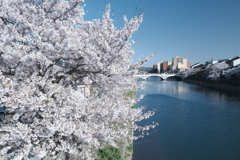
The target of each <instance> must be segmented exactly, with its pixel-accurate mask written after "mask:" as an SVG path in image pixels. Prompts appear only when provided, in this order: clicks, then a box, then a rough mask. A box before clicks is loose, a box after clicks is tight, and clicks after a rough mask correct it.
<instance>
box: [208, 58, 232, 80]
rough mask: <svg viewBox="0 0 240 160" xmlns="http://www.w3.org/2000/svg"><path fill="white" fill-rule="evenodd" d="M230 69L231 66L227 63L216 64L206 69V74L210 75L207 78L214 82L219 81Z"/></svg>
mask: <svg viewBox="0 0 240 160" xmlns="http://www.w3.org/2000/svg"><path fill="white" fill-rule="evenodd" d="M228 68H229V65H228V64H227V63H226V62H225V61H223V62H220V63H215V64H213V65H211V66H209V67H208V68H207V69H206V72H207V73H208V77H207V78H209V79H211V80H213V81H216V80H219V79H220V77H221V76H224V74H225V71H226V69H228Z"/></svg>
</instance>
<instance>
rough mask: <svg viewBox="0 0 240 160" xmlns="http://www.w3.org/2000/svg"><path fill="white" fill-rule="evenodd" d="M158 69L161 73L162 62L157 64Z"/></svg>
mask: <svg viewBox="0 0 240 160" xmlns="http://www.w3.org/2000/svg"><path fill="white" fill-rule="evenodd" d="M157 69H158V71H159V72H161V63H160V62H158V63H157Z"/></svg>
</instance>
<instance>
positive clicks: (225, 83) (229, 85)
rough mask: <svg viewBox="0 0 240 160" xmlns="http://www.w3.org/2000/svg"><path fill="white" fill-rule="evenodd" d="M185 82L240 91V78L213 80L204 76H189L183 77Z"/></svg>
mask: <svg viewBox="0 0 240 160" xmlns="http://www.w3.org/2000/svg"><path fill="white" fill-rule="evenodd" d="M183 82H185V83H191V84H197V85H200V86H205V87H210V88H215V89H221V90H227V91H233V92H237V93H240V80H236V79H222V80H219V81H211V80H208V79H203V78H199V79H197V78H191V77H188V78H185V79H183Z"/></svg>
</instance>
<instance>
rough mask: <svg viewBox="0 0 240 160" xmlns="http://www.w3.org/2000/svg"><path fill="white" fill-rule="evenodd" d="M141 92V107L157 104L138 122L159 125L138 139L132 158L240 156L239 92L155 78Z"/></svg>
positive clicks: (139, 92)
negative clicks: (150, 115)
mask: <svg viewBox="0 0 240 160" xmlns="http://www.w3.org/2000/svg"><path fill="white" fill-rule="evenodd" d="M139 94H145V95H146V96H145V98H144V99H143V100H142V101H141V102H139V103H138V104H137V107H138V106H146V107H147V110H152V109H156V114H155V115H154V116H153V117H151V119H149V120H145V121H143V122H140V123H139V125H144V124H148V123H150V122H152V121H155V122H158V123H159V124H160V125H159V126H158V127H157V128H156V130H154V131H153V133H151V134H150V136H146V137H144V138H143V139H139V140H137V141H135V142H134V158H133V159H134V160H148V159H151V160H155V159H156V160H159V159H160V160H161V159H163V160H165V159H178V160H185V159H233V160H234V159H240V152H239V151H240V135H239V132H240V100H239V94H237V93H233V92H224V91H220V90H216V89H210V88H204V87H200V86H198V85H193V84H187V83H184V82H179V81H158V80H157V81H155V80H154V78H152V79H151V80H149V81H147V82H146V83H145V84H144V86H143V89H141V90H139V91H138V93H137V95H139ZM141 142H144V144H140V143H141ZM139 144H140V145H139Z"/></svg>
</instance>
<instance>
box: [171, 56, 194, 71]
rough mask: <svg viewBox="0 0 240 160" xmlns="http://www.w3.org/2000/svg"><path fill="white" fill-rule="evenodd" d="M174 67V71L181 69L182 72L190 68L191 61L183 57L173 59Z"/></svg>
mask: <svg viewBox="0 0 240 160" xmlns="http://www.w3.org/2000/svg"><path fill="white" fill-rule="evenodd" d="M172 67H173V69H179V70H180V71H182V70H184V69H186V68H189V67H190V61H188V60H187V59H184V58H182V57H174V58H172Z"/></svg>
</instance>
